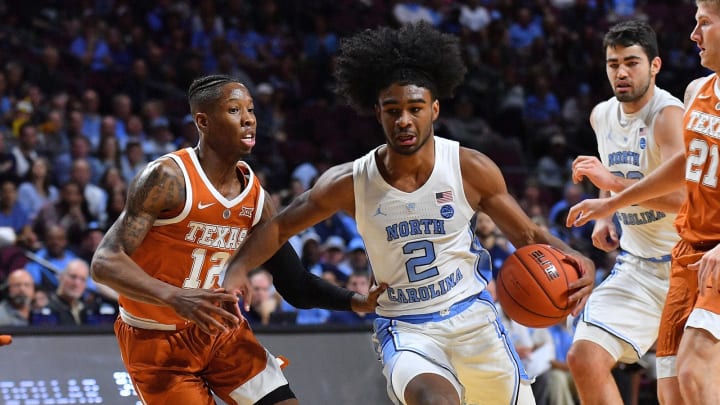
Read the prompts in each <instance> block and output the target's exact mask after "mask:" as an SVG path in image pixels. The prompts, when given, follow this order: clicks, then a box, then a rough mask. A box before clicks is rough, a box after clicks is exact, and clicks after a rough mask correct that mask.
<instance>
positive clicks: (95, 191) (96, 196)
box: [70, 158, 108, 225]
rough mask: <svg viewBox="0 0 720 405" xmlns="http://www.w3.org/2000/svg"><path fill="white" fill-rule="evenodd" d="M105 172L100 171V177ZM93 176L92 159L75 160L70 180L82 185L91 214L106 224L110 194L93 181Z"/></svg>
mask: <svg viewBox="0 0 720 405" xmlns="http://www.w3.org/2000/svg"><path fill="white" fill-rule="evenodd" d="M103 172H104V170H103V171H101V172H100V173H98V177H99V176H100V175H102V173H103ZM93 177H94V173H93V168H92V167H91V166H90V161H88V160H87V159H83V158H79V159H75V160H74V161H73V163H72V166H71V169H70V181H74V182H76V183H77V184H78V185H79V186H80V187H81V190H82V193H83V196H84V197H85V201H87V206H88V210H89V211H90V215H92V216H93V217H94V218H96V219H97V220H98V221H99V222H100V224H103V225H104V224H105V223H106V220H107V212H105V208H106V207H107V201H108V195H107V193H106V192H105V190H103V189H102V188H100V187H99V186H98V185H96V184H95V183H94V182H93V181H92V179H93Z"/></svg>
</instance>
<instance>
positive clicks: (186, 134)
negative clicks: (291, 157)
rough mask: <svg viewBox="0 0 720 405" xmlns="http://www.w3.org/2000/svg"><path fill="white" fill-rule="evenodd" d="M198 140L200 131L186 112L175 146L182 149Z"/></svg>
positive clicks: (191, 145) (195, 143) (196, 142)
mask: <svg viewBox="0 0 720 405" xmlns="http://www.w3.org/2000/svg"><path fill="white" fill-rule="evenodd" d="M251 94H252V93H251ZM258 125H259V123H258ZM199 140H200V133H199V132H198V130H197V127H196V126H195V121H193V119H192V115H190V114H188V115H186V116H184V117H183V119H182V123H181V125H180V131H179V134H178V136H177V138H175V144H176V145H177V148H178V149H182V148H188V147H193V146H196V145H197V144H198V141H199Z"/></svg>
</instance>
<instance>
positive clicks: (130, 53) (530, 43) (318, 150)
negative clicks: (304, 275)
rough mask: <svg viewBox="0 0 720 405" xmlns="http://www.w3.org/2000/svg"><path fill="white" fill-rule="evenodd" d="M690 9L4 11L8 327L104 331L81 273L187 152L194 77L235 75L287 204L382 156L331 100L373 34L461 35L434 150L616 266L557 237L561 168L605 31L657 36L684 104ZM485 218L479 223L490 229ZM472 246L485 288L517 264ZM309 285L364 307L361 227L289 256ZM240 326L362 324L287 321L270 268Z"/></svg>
mask: <svg viewBox="0 0 720 405" xmlns="http://www.w3.org/2000/svg"><path fill="white" fill-rule="evenodd" d="M693 13H694V1H691V0H668V1H662V2H658V1H651V0H464V1H461V0H426V1H400V0H396V1H392V0H389V1H380V0H252V1H243V0H148V1H144V2H137V1H130V0H64V1H60V0H38V1H26V2H19V1H8V0H0V246H1V247H2V248H1V249H0V287H1V288H0V298H3V300H2V301H0V326H2V325H22V324H25V325H27V324H48V325H52V324H83V323H108V322H112V320H113V319H114V317H115V315H116V311H117V306H116V303H115V294H114V292H113V291H109V290H107V289H105V288H103V287H102V286H98V285H95V284H94V283H93V282H92V280H91V279H90V277H89V275H88V265H87V264H88V263H89V260H90V259H91V257H92V254H93V252H94V249H95V247H96V246H97V244H98V243H99V241H100V239H101V238H102V236H103V234H104V231H105V230H106V229H107V227H109V226H110V225H111V224H112V223H113V221H114V220H115V219H116V218H117V217H118V215H119V214H120V212H121V211H122V210H123V208H124V204H125V197H126V191H127V187H128V184H129V183H130V182H131V181H132V179H133V177H134V176H135V175H136V174H137V173H138V171H139V170H141V169H142V168H143V167H144V166H145V164H146V163H147V162H149V161H150V160H152V159H154V158H157V157H158V156H161V155H163V154H165V153H167V152H170V151H172V150H175V149H178V148H182V147H187V146H193V145H195V144H196V142H197V137H198V134H197V130H196V128H195V125H194V123H193V120H192V117H191V116H190V115H189V107H188V104H187V99H186V90H187V88H188V85H189V84H190V82H191V81H192V80H193V78H195V77H198V76H200V75H203V74H206V73H224V74H229V75H234V76H237V77H240V78H242V80H243V81H244V82H245V83H246V84H247V87H248V88H249V89H250V91H251V93H252V95H253V96H254V100H255V113H256V117H257V126H258V129H257V137H258V141H257V146H256V148H255V150H254V152H253V154H252V156H249V157H248V160H249V162H250V163H251V165H252V167H253V168H254V169H255V170H256V172H257V173H258V174H259V175H260V177H261V178H262V181H263V184H264V186H265V188H266V189H267V190H268V191H269V192H270V193H271V194H272V195H273V197H274V201H275V202H276V204H277V205H278V207H282V206H284V205H286V204H288V203H289V202H290V201H291V200H292V199H293V198H294V197H296V196H297V195H299V194H300V193H302V192H303V191H305V190H307V189H308V188H309V187H310V186H311V185H312V184H313V181H314V179H316V178H317V176H318V175H319V174H320V173H322V172H323V171H324V170H325V169H326V168H328V167H329V166H330V165H332V164H335V163H339V162H343V161H348V160H351V159H354V158H357V157H359V156H360V155H362V154H364V153H366V152H367V151H369V150H370V149H371V148H373V147H374V146H376V145H377V144H379V143H381V142H382V132H381V130H380V127H379V126H378V125H377V124H376V123H375V120H374V119H373V118H372V117H363V116H357V115H356V114H355V113H354V112H353V111H352V110H351V109H350V108H349V107H347V106H345V105H343V104H342V103H340V102H339V100H337V99H336V97H335V96H334V94H333V86H334V83H333V77H332V74H331V72H332V68H333V63H334V58H335V55H336V52H337V49H338V44H339V42H340V41H341V40H342V38H343V37H344V36H346V35H348V34H351V33H354V32H357V31H358V30H361V29H363V28H366V27H374V26H378V25H392V26H397V25H400V24H403V23H407V22H413V21H418V20H425V21H428V22H430V23H431V24H433V25H434V26H436V27H437V28H438V29H440V30H442V31H445V32H449V33H453V34H455V35H458V36H459V37H460V38H461V43H462V51H463V55H464V58H465V60H466V63H467V66H468V74H467V76H466V79H465V82H464V84H463V85H462V86H461V87H460V88H459V90H458V91H457V92H456V95H455V97H454V98H453V99H451V100H441V105H442V109H443V113H442V114H441V117H442V118H440V119H439V121H438V122H437V125H436V130H435V132H436V134H437V135H440V136H444V137H447V138H451V139H456V140H458V141H460V142H461V143H462V144H463V145H465V146H468V147H472V148H475V149H478V150H480V151H482V152H484V153H486V154H488V155H489V156H490V157H491V158H493V159H494V160H495V161H496V162H497V163H498V165H499V166H500V167H501V168H502V170H503V172H504V175H505V177H506V180H507V183H508V186H509V188H510V190H511V192H512V193H513V194H514V195H515V196H516V197H517V198H518V200H519V202H520V203H521V205H522V207H523V209H525V210H526V212H527V213H528V214H529V215H530V216H531V217H532V218H533V220H535V221H536V222H537V223H539V224H541V225H543V226H546V227H548V228H549V229H550V230H551V231H552V232H553V233H554V234H555V235H557V236H559V237H561V238H562V239H564V240H565V241H567V242H569V243H570V244H571V245H572V246H574V247H575V248H577V249H579V250H581V251H583V252H585V253H587V254H588V255H590V256H591V257H592V258H593V259H594V260H595V261H596V263H597V266H598V278H599V280H600V279H602V277H603V276H604V274H606V273H605V271H606V270H608V269H609V268H610V266H611V265H612V263H613V262H614V256H613V255H612V254H605V253H604V252H600V251H598V250H597V249H594V248H593V247H592V245H591V242H590V237H589V236H590V233H591V231H592V225H590V226H588V227H583V228H573V229H567V228H566V227H565V226H564V218H565V215H564V214H565V213H566V212H567V209H568V208H569V207H570V206H572V205H573V204H574V203H576V202H578V201H580V200H581V199H583V198H585V196H588V195H594V194H595V190H593V189H592V188H591V187H590V186H589V185H587V184H579V185H575V184H572V183H571V182H569V174H570V168H569V164H570V162H571V161H572V159H573V158H574V157H575V156H577V155H580V154H589V155H594V154H595V153H596V145H595V138H594V134H593V133H592V130H591V128H590V126H589V124H588V117H589V113H590V111H591V109H592V107H593V106H594V105H595V104H596V103H597V102H599V101H601V100H603V99H606V98H608V97H610V96H611V95H612V93H611V91H610V89H609V87H608V85H607V80H606V77H605V63H604V51H603V49H602V34H603V33H604V32H605V29H606V28H607V27H608V26H609V25H610V24H612V23H615V22H617V21H620V20H622V19H627V18H643V19H646V20H647V21H649V22H650V24H651V25H653V27H654V28H655V30H656V31H657V33H658V39H659V43H660V49H661V52H660V56H661V58H662V60H663V66H662V71H661V73H660V75H659V76H658V80H657V82H658V85H659V86H660V87H662V88H664V89H666V90H668V91H670V92H671V93H673V94H674V95H675V96H678V97H681V98H682V91H683V89H684V87H685V86H686V85H687V82H688V80H689V78H693V77H697V76H699V75H701V74H702V73H703V72H702V71H701V70H700V69H701V68H699V66H700V65H699V63H698V61H697V52H696V50H695V49H694V46H693V44H692V42H691V41H690V40H689V38H688V35H689V32H690V29H691V28H692V25H693V24H694V22H693ZM491 222H492V221H490V223H491ZM477 235H478V238H479V239H480V240H481V241H482V242H483V244H484V246H485V247H486V248H487V249H488V250H489V251H490V252H491V254H492V257H493V264H494V269H495V271H496V270H497V269H498V268H499V267H500V266H501V265H502V260H503V259H504V258H505V257H507V255H509V254H510V253H511V252H512V250H513V248H512V246H510V245H509V244H508V243H507V241H505V240H504V239H503V237H502V235H500V234H499V232H498V231H497V229H496V228H494V226H492V224H488V222H487V220H485V219H483V218H482V216H481V218H479V220H478V230H477ZM292 242H293V246H294V247H295V248H296V250H297V252H298V254H299V256H300V257H301V259H302V262H303V264H305V265H306V267H307V268H308V270H309V271H312V272H314V273H315V274H317V275H320V276H322V277H324V278H326V279H328V280H331V281H333V282H336V283H338V284H340V285H343V286H347V287H348V288H350V289H353V290H355V291H359V292H367V289H368V288H369V286H370V284H371V281H372V280H371V273H370V263H368V261H367V257H366V255H365V251H364V245H363V242H362V240H361V239H360V237H359V236H358V234H357V229H356V227H355V223H354V221H353V219H352V218H349V217H347V216H344V215H336V216H334V217H332V218H330V219H328V220H327V221H325V222H323V223H321V224H318V225H317V226H315V227H314V228H312V229H308V230H307V231H305V232H304V233H302V234H300V235H297V236H296V237H294V238H293V240H292ZM251 281H252V283H253V286H254V289H255V294H254V295H253V302H252V310H251V312H250V313H248V314H246V315H247V317H248V318H249V319H250V321H251V322H253V323H256V324H324V323H367V322H371V321H372V319H373V315H372V314H356V313H332V312H330V311H324V310H300V311H298V310H296V309H294V308H292V307H290V306H289V305H288V304H287V303H286V302H284V301H283V299H282V297H280V296H278V295H277V294H276V293H275V292H274V289H273V287H272V280H271V277H270V275H269V273H267V272H266V271H264V270H263V269H257V270H255V271H254V272H253V273H252V275H251Z"/></svg>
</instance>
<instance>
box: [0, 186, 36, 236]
mask: <svg viewBox="0 0 720 405" xmlns="http://www.w3.org/2000/svg"><path fill="white" fill-rule="evenodd" d="M30 224H31V222H30V216H29V215H28V213H27V211H25V209H24V208H23V207H22V205H21V204H20V203H19V202H18V191H17V186H16V185H15V183H14V182H12V181H9V180H5V181H3V182H2V183H0V226H5V227H9V228H12V230H13V231H15V233H16V234H21V233H23V231H24V229H25V228H26V227H29V226H30Z"/></svg>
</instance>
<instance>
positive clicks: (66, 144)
mask: <svg viewBox="0 0 720 405" xmlns="http://www.w3.org/2000/svg"><path fill="white" fill-rule="evenodd" d="M65 122H66V119H65V113H64V110H62V109H60V107H58V108H53V109H52V110H50V111H49V112H48V115H47V118H46V119H45V122H44V123H43V124H42V125H41V127H40V129H41V131H40V132H41V133H40V138H41V139H42V142H40V145H39V146H38V153H39V154H40V155H42V156H44V157H46V158H48V159H54V158H55V157H56V156H58V155H59V154H61V153H67V152H68V151H69V150H70V136H69V134H68V131H67V125H66V124H65Z"/></svg>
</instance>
